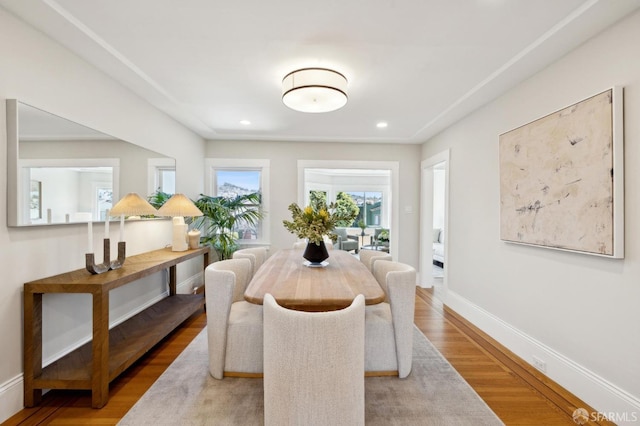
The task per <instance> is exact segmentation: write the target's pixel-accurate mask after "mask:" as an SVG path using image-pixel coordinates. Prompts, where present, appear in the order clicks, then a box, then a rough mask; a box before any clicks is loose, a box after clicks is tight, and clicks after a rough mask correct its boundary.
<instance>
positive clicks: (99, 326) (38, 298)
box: [24, 248, 209, 408]
mask: <svg viewBox="0 0 640 426" xmlns="http://www.w3.org/2000/svg"><path fill="white" fill-rule="evenodd" d="M197 256H204V267H206V266H207V265H208V264H209V249H208V248H200V249H195V250H189V251H185V252H172V251H171V250H170V249H161V250H155V251H152V252H149V253H143V254H140V255H137V256H132V257H130V258H127V260H126V262H125V264H124V266H123V267H122V268H120V269H116V270H112V271H109V272H106V273H104V274H99V275H91V274H90V273H89V272H87V271H86V270H77V271H72V272H68V273H65V274H60V275H56V276H53V277H50V278H45V279H41V280H37V281H32V282H29V283H26V284H25V285H24V364H25V368H24V369H25V372H24V403H25V406H27V407H31V406H33V405H35V404H38V403H39V402H40V399H41V396H42V389H90V390H91V391H92V392H91V399H92V401H91V402H92V406H93V407H95V408H100V407H103V406H104V405H105V404H106V403H107V400H108V399H109V382H111V381H112V380H113V379H115V378H116V377H117V376H118V375H120V373H122V372H123V371H124V370H125V369H127V368H128V367H129V366H131V365H132V364H133V363H134V362H135V361H136V360H137V359H138V358H140V357H141V356H142V355H144V354H145V353H146V352H147V351H148V350H149V349H151V348H152V347H153V346H154V345H156V344H157V343H158V342H160V341H161V340H162V339H163V338H164V337H165V336H166V335H167V334H169V333H170V332H171V331H173V330H174V329H175V328H176V327H177V326H178V325H180V324H181V323H182V322H183V321H184V320H186V319H187V318H189V316H191V315H192V314H193V313H195V312H196V311H198V310H199V309H200V308H202V307H203V305H204V297H203V295H201V294H197V295H191V294H176V265H177V264H178V263H180V262H184V261H185V260H187V259H191V258H194V257H197ZM163 269H169V297H167V298H165V299H162V300H161V301H159V302H158V303H156V304H154V305H152V306H150V307H148V308H146V309H144V310H143V311H141V312H139V313H138V314H136V315H134V316H133V317H131V318H129V319H128V320H126V321H125V322H123V323H121V324H119V325H117V326H115V327H113V328H112V329H111V330H109V291H110V290H112V289H114V288H117V287H120V286H123V285H126V284H129V283H131V282H133V281H136V280H138V279H140V278H142V277H145V276H147V275H150V274H153V273H155V272H158V271H160V270H163ZM44 293H90V294H92V296H93V297H92V302H93V303H92V304H93V339H92V341H91V342H88V343H86V344H85V345H83V346H81V347H80V348H78V349H76V350H74V351H72V352H71V353H69V354H67V355H65V356H64V357H62V358H60V359H58V360H56V361H55V362H53V363H51V364H50V365H48V366H46V367H44V368H43V367H42V294H44Z"/></svg>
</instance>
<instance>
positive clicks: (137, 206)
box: [109, 192, 158, 269]
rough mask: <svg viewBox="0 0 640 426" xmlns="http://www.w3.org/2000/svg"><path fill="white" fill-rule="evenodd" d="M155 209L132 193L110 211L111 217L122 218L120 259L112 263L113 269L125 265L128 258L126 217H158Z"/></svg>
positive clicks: (119, 246) (119, 247)
mask: <svg viewBox="0 0 640 426" xmlns="http://www.w3.org/2000/svg"><path fill="white" fill-rule="evenodd" d="M157 214H158V210H156V209H155V207H153V206H152V205H151V204H149V202H148V201H147V200H145V199H144V198H142V197H141V196H139V195H138V194H136V193H135V192H130V193H128V194H127V195H125V196H124V197H122V198H121V199H120V201H118V202H117V203H116V205H115V206H113V208H112V209H111V210H110V211H109V215H110V216H120V240H119V241H118V259H117V260H114V261H112V262H111V269H118V268H120V267H121V266H122V265H123V264H124V260H125V257H126V244H125V241H124V217H125V216H149V215H157Z"/></svg>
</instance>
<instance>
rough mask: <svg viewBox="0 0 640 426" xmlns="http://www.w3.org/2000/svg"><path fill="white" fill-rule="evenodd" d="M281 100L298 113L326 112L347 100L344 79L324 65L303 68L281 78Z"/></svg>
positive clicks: (343, 104) (337, 107)
mask: <svg viewBox="0 0 640 426" xmlns="http://www.w3.org/2000/svg"><path fill="white" fill-rule="evenodd" d="M282 102H284V104H285V105H286V106H288V107H289V108H291V109H293V110H296V111H300V112H312V113H314V112H329V111H335V110H337V109H340V108H342V107H343V106H345V104H346V103H347V78H346V77H345V76H344V75H342V74H340V73H339V72H336V71H333V70H330V69H326V68H303V69H299V70H297V71H293V72H290V73H289V74H287V75H286V76H285V77H284V78H283V79H282Z"/></svg>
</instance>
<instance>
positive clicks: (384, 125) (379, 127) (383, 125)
mask: <svg viewBox="0 0 640 426" xmlns="http://www.w3.org/2000/svg"><path fill="white" fill-rule="evenodd" d="M387 126H388V124H387V122H386V121H380V122H379V123H378V124H376V127H377V128H378V129H384V128H385V127H387Z"/></svg>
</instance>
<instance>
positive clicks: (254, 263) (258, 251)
mask: <svg viewBox="0 0 640 426" xmlns="http://www.w3.org/2000/svg"><path fill="white" fill-rule="evenodd" d="M232 257H233V259H249V260H250V261H251V268H252V272H251V277H253V276H254V275H255V274H256V271H257V270H258V269H260V267H261V266H262V264H263V263H264V261H265V260H267V248H266V247H252V248H245V249H240V250H236V251H234V252H233V255H232Z"/></svg>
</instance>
